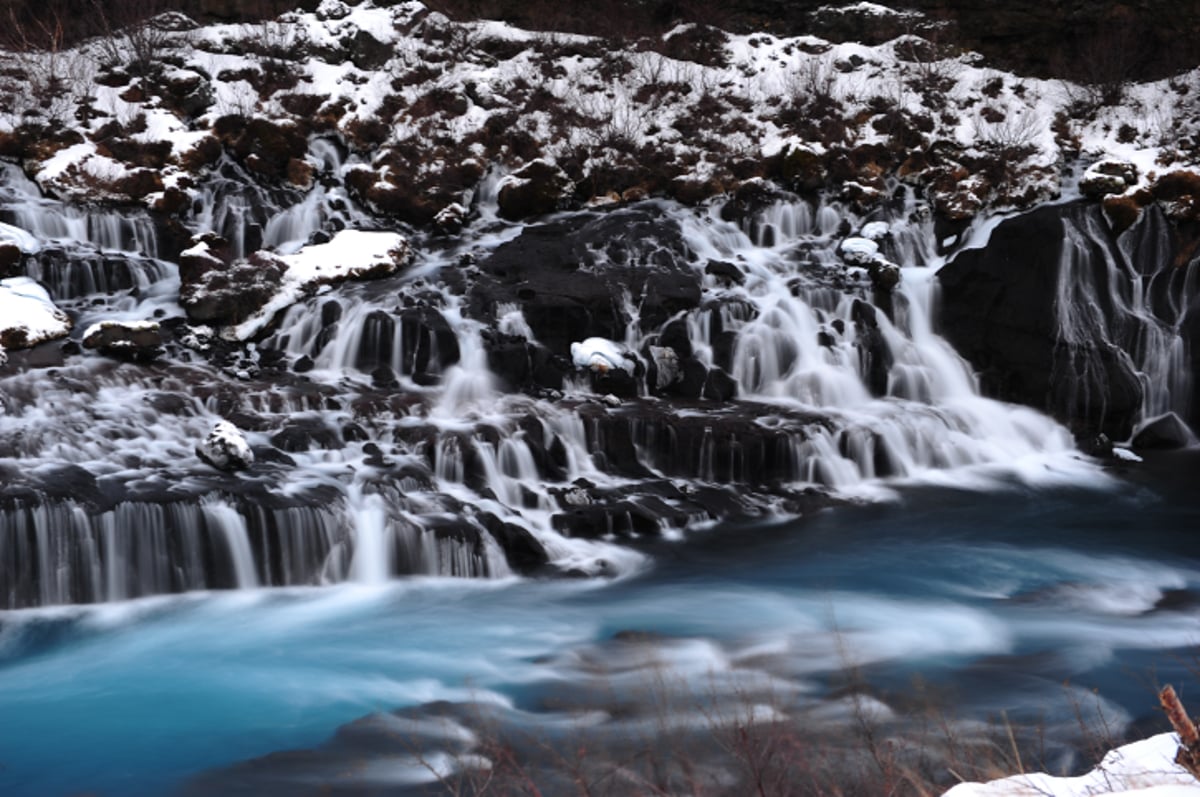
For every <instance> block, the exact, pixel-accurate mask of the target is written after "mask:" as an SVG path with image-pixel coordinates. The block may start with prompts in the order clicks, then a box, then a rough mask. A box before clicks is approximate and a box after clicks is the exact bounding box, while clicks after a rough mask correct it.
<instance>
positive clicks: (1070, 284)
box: [938, 203, 1200, 439]
mask: <svg viewBox="0 0 1200 797" xmlns="http://www.w3.org/2000/svg"><path fill="white" fill-rule="evenodd" d="M1100 214H1101V211H1100V210H1099V207H1098V205H1096V204H1094V203H1075V204H1070V205H1064V206H1056V207H1046V208H1041V209H1039V210H1036V211H1033V212H1031V213H1028V214H1025V215H1023V216H1020V217H1017V218H1014V219H1010V220H1008V221H1005V222H1003V223H1002V224H1000V226H999V227H997V228H996V230H995V232H993V233H992V236H991V239H990V241H989V242H988V244H987V246H985V247H983V248H979V249H971V250H967V251H964V252H962V253H961V254H959V255H958V256H957V257H956V258H955V259H954V260H953V262H951V263H950V264H949V265H948V266H946V267H945V268H944V269H943V270H942V271H941V272H940V273H939V274H938V278H939V281H940V283H941V288H942V298H943V303H942V313H941V325H942V331H943V334H945V336H946V337H947V339H948V340H950V342H951V343H952V344H953V345H954V346H955V347H956V348H957V349H958V350H959V352H960V353H961V354H963V356H965V357H966V358H967V359H968V360H969V361H970V362H971V363H972V365H973V366H974V367H975V368H976V369H978V371H979V372H980V375H981V380H982V384H983V388H984V390H985V392H987V393H989V394H991V395H993V396H996V397H998V398H1002V399H1005V400H1008V401H1015V402H1020V403H1024V404H1029V405H1031V406H1034V407H1038V408H1041V409H1044V410H1046V411H1048V412H1050V413H1051V414H1054V415H1055V416H1056V417H1058V418H1060V419H1061V420H1063V422H1064V423H1067V424H1068V425H1070V426H1072V428H1073V429H1074V430H1075V431H1076V432H1077V433H1079V434H1082V435H1091V434H1095V433H1098V432H1102V433H1104V434H1107V435H1108V436H1110V437H1112V438H1114V439H1126V438H1128V437H1129V436H1130V434H1131V433H1132V431H1133V429H1134V426H1135V424H1136V423H1138V422H1139V421H1144V420H1146V419H1147V418H1149V417H1153V416H1156V415H1159V414H1161V413H1163V412H1167V411H1179V412H1180V413H1181V414H1183V415H1186V416H1188V418H1189V419H1190V420H1191V422H1193V423H1194V422H1195V421H1196V419H1197V413H1196V405H1195V401H1194V398H1193V397H1192V396H1193V394H1194V391H1193V390H1192V389H1191V382H1192V381H1193V379H1192V376H1191V375H1192V374H1194V373H1196V366H1197V359H1196V355H1195V352H1196V346H1197V344H1198V343H1200V339H1198V338H1197V327H1198V326H1200V324H1197V322H1196V312H1195V311H1194V309H1187V310H1184V309H1183V308H1194V307H1195V306H1196V304H1197V299H1196V296H1194V295H1189V293H1195V290H1196V289H1195V284H1194V280H1189V279H1188V276H1187V275H1188V273H1190V271H1189V270H1190V269H1193V268H1195V263H1194V262H1192V263H1190V264H1189V263H1187V262H1186V257H1183V258H1181V252H1180V238H1179V236H1178V234H1177V230H1175V229H1174V228H1173V227H1172V226H1171V224H1170V223H1168V221H1167V220H1166V219H1165V218H1164V217H1163V215H1162V214H1161V212H1159V211H1158V210H1157V209H1156V208H1154V207H1151V208H1148V209H1147V210H1146V211H1145V212H1144V214H1143V216H1142V218H1141V219H1140V220H1139V221H1138V223H1137V224H1136V225H1135V226H1134V227H1133V228H1131V229H1130V230H1128V231H1127V232H1125V233H1123V234H1122V235H1121V236H1120V237H1118V236H1116V235H1114V234H1113V233H1112V232H1111V231H1110V229H1109V227H1108V225H1107V224H1106V223H1105V222H1103V221H1102V217H1101V215H1100ZM1184 254H1186V253H1184Z"/></svg>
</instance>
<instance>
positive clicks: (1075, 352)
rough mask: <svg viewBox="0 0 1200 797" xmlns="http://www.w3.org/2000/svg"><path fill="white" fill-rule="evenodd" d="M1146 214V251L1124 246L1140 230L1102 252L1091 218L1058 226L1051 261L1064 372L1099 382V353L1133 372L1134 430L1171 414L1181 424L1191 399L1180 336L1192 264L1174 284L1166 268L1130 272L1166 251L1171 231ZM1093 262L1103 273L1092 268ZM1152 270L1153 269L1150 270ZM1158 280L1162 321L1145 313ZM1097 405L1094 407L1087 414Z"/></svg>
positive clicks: (1087, 401)
mask: <svg viewBox="0 0 1200 797" xmlns="http://www.w3.org/2000/svg"><path fill="white" fill-rule="evenodd" d="M1155 212H1156V211H1155V210H1153V209H1151V210H1147V211H1146V213H1145V214H1144V216H1146V217H1147V218H1143V219H1142V220H1141V221H1140V222H1139V225H1142V226H1149V227H1150V232H1149V234H1150V235H1151V236H1152V237H1153V239H1154V240H1152V242H1151V243H1149V244H1147V243H1146V242H1144V241H1143V242H1142V246H1143V247H1145V249H1146V250H1147V251H1146V252H1137V253H1135V252H1132V251H1130V250H1129V247H1130V246H1131V245H1132V243H1133V241H1134V240H1135V239H1136V238H1137V234H1138V233H1140V232H1142V230H1140V229H1131V230H1130V231H1127V232H1126V233H1124V234H1123V236H1122V237H1121V238H1120V239H1119V241H1118V246H1117V247H1113V246H1110V245H1108V243H1107V240H1108V233H1107V231H1106V230H1105V229H1104V228H1103V227H1102V225H1101V222H1100V219H1099V218H1098V216H1097V215H1096V214H1086V215H1081V217H1080V222H1079V223H1077V224H1076V223H1071V221H1070V220H1067V222H1066V224H1065V233H1066V240H1065V241H1064V242H1063V253H1062V257H1061V259H1060V261H1059V273H1058V285H1057V297H1056V302H1055V307H1056V310H1057V316H1058V334H1059V340H1060V341H1061V342H1062V343H1063V344H1064V345H1065V346H1066V347H1068V350H1069V354H1067V357H1068V358H1069V362H1068V366H1069V367H1070V368H1072V369H1073V370H1074V371H1075V372H1076V373H1081V374H1082V375H1084V377H1085V378H1084V379H1083V380H1081V381H1082V382H1083V383H1084V384H1085V386H1086V378H1088V377H1090V378H1093V379H1098V380H1100V382H1101V383H1103V376H1104V366H1103V364H1102V362H1101V360H1100V355H1099V353H1098V350H1099V349H1100V348H1101V347H1107V349H1108V350H1109V351H1110V352H1112V353H1113V355H1114V356H1116V357H1119V358H1120V359H1121V361H1122V362H1123V363H1125V364H1126V365H1127V367H1128V368H1130V369H1131V370H1132V371H1133V372H1135V373H1136V375H1137V378H1138V381H1139V382H1140V384H1141V387H1142V403H1141V407H1140V410H1139V412H1138V415H1137V418H1136V420H1135V423H1134V428H1135V430H1136V429H1137V427H1138V426H1140V425H1141V424H1142V423H1144V422H1146V421H1149V420H1152V419H1154V418H1156V417H1158V416H1161V415H1164V414H1166V413H1169V412H1173V413H1175V414H1176V415H1178V416H1179V417H1181V418H1183V417H1187V414H1188V409H1189V407H1190V404H1191V398H1192V390H1193V385H1192V376H1191V361H1190V357H1189V352H1188V351H1187V347H1186V344H1185V341H1184V338H1183V337H1182V335H1181V334H1180V325H1181V323H1182V321H1183V318H1184V313H1185V311H1186V297H1188V296H1194V295H1195V294H1196V281H1197V280H1198V279H1200V276H1198V273H1200V266H1198V265H1197V261H1195V260H1193V261H1192V262H1191V263H1189V264H1187V265H1184V266H1182V267H1181V268H1182V269H1183V270H1184V271H1185V274H1184V276H1183V279H1182V280H1174V277H1173V275H1172V274H1171V272H1172V271H1175V270H1176V269H1175V267H1174V266H1172V265H1170V264H1158V263H1153V262H1151V263H1150V266H1151V268H1150V269H1146V268H1145V267H1143V268H1141V269H1139V268H1135V266H1134V264H1135V262H1139V261H1145V260H1150V259H1151V258H1152V257H1153V256H1154V255H1155V254H1157V253H1159V252H1167V251H1170V249H1171V247H1170V243H1169V237H1170V235H1171V232H1170V230H1169V228H1168V227H1167V225H1166V224H1165V222H1163V221H1162V220H1161V219H1157V217H1151V214H1153V213H1155ZM1097 260H1099V262H1101V263H1102V265H1103V268H1102V269H1097V268H1096V267H1095V263H1096V262H1097ZM1154 267H1158V268H1154ZM1164 273H1165V274H1166V275H1167V276H1168V277H1170V278H1171V279H1172V282H1173V283H1174V284H1173V285H1171V286H1169V287H1168V289H1167V291H1166V299H1167V302H1166V304H1167V307H1168V308H1169V309H1168V312H1167V313H1166V317H1165V318H1162V317H1159V316H1158V315H1156V314H1155V313H1154V312H1153V311H1152V309H1151V307H1150V291H1151V287H1152V285H1153V283H1154V281H1155V280H1156V279H1161V278H1163V276H1164ZM1103 401H1104V396H1103V395H1093V394H1091V393H1090V392H1085V395H1082V396H1078V397H1073V401H1072V403H1074V404H1079V405H1082V406H1083V407H1088V408H1092V409H1093V410H1096V409H1098V410H1099V411H1101V412H1103V411H1104V407H1103V404H1102V403H1103ZM1097 402H1099V403H1101V406H1100V407H1098V408H1097V407H1094V406H1093V405H1095V404H1096V403H1097Z"/></svg>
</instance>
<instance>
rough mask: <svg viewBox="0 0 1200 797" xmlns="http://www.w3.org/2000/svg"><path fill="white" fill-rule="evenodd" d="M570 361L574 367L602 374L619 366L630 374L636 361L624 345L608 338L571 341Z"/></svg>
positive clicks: (635, 368)
mask: <svg viewBox="0 0 1200 797" xmlns="http://www.w3.org/2000/svg"><path fill="white" fill-rule="evenodd" d="M571 361H572V362H573V363H575V367H576V368H587V369H590V370H592V371H596V372H598V373H602V374H604V373H608V372H609V371H610V370H612V369H614V368H619V369H621V370H622V371H625V372H626V373H628V374H629V375H630V376H632V375H633V372H634V371H635V370H637V363H636V362H634V360H633V358H632V357H631V356H630V354H629V352H627V351H626V350H625V347H624V346H621V345H620V344H619V343H616V342H614V341H611V340H609V339H608V338H587V339H586V340H583V341H581V342H578V343H572V344H571Z"/></svg>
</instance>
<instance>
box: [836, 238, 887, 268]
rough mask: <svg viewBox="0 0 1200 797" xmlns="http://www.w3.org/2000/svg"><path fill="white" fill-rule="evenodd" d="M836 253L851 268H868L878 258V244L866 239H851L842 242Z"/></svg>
mask: <svg viewBox="0 0 1200 797" xmlns="http://www.w3.org/2000/svg"><path fill="white" fill-rule="evenodd" d="M838 251H840V252H841V253H842V259H843V260H845V261H846V262H847V263H849V264H850V265H852V266H869V265H870V264H871V263H873V262H875V260H876V259H877V258H878V257H879V244H877V243H875V242H874V241H872V240H871V239H869V238H866V237H862V238H860V237H857V236H855V237H851V238H847V239H846V240H844V241H842V244H841V246H839V247H838Z"/></svg>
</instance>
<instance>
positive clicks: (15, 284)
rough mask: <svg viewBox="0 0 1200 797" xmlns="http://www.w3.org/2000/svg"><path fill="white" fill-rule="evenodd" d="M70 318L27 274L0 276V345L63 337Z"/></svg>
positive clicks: (14, 345) (20, 345)
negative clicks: (1, 278)
mask: <svg viewBox="0 0 1200 797" xmlns="http://www.w3.org/2000/svg"><path fill="white" fill-rule="evenodd" d="M70 331H71V318H70V317H69V316H68V315H67V314H66V313H65V312H63V311H62V310H60V309H59V308H58V307H56V306H55V304H54V302H53V301H51V299H50V294H49V293H47V292H46V289H45V288H43V287H42V286H41V285H39V284H38V283H36V282H34V281H33V280H32V279H30V278H29V277H10V278H8V279H3V280H0V347H3V348H6V349H27V348H30V347H33V346H36V345H37V344H39V343H44V342H45V341H48V340H56V339H58V338H62V337H66V335H67V333H69V332H70Z"/></svg>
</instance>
